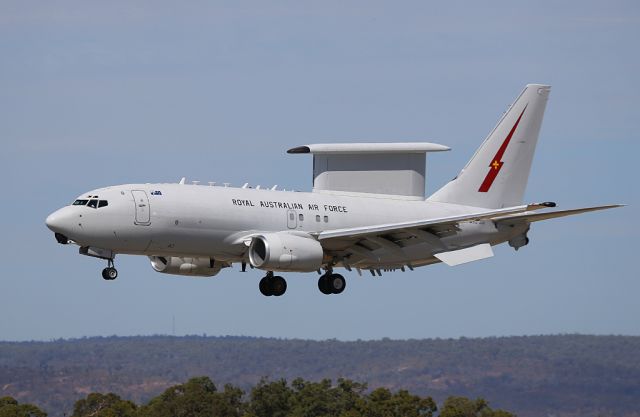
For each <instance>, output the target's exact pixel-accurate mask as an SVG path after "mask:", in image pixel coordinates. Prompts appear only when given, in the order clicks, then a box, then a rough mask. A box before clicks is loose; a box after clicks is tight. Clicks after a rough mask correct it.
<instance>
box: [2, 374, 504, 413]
mask: <svg viewBox="0 0 640 417" xmlns="http://www.w3.org/2000/svg"><path fill="white" fill-rule="evenodd" d="M438 411H439V414H438V415H439V416H440V417H515V415H514V414H512V413H509V412H507V411H504V410H493V409H491V407H489V404H488V403H487V402H486V401H485V400H484V399H482V398H477V399H475V400H471V399H469V398H464V397H449V398H447V399H446V400H445V401H444V403H443V404H442V407H441V409H440V410H438V406H437V405H436V403H435V401H434V400H433V398H431V397H426V398H423V397H420V396H417V395H412V394H410V393H409V392H408V391H406V390H399V391H397V392H394V393H392V392H391V391H389V390H388V389H386V388H377V389H375V390H373V391H371V392H368V393H367V385H366V384H362V383H358V382H354V381H351V380H348V379H339V380H338V381H337V383H336V384H332V382H331V381H330V380H328V379H324V380H322V381H319V382H312V381H305V380H304V379H302V378H297V379H295V380H294V381H293V382H291V384H288V383H287V381H285V380H284V379H281V380H278V381H268V380H266V379H262V380H260V381H259V382H258V384H257V385H256V386H254V387H253V388H251V390H250V392H249V393H247V394H246V393H245V392H244V391H243V390H242V389H240V388H239V387H236V386H233V385H231V384H225V386H224V388H223V389H221V390H219V389H218V387H217V386H216V385H215V383H214V382H213V381H212V380H211V379H210V378H209V377H206V376H205V377H196V378H191V379H190V380H189V381H187V382H186V383H184V384H178V385H175V386H172V387H169V388H167V389H166V390H165V391H164V392H163V393H162V394H160V395H158V396H156V397H154V398H152V399H151V400H149V401H148V402H147V403H146V404H144V405H137V404H135V403H134V402H132V401H128V400H124V399H122V398H120V396H118V395H116V394H113V393H108V394H102V393H91V394H89V395H87V397H86V398H83V399H80V400H78V401H76V403H75V405H74V407H73V414H71V416H72V417H431V416H434V415H435V414H434V413H436V412H438ZM46 416H47V413H46V412H45V411H43V410H41V409H40V408H38V407H37V406H35V405H33V404H20V403H19V402H18V401H17V400H16V399H15V398H12V397H4V398H0V417H46Z"/></svg>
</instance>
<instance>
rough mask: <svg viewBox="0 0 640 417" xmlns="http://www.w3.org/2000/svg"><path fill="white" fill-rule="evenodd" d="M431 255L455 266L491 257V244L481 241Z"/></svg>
mask: <svg viewBox="0 0 640 417" xmlns="http://www.w3.org/2000/svg"><path fill="white" fill-rule="evenodd" d="M433 256H435V257H436V258H438V259H440V260H441V261H442V262H444V263H445V264H447V265H449V266H456V265H460V264H466V263H467V262H473V261H478V260H480V259H485V258H491V257H492V256H493V249H491V245H489V244H488V243H483V244H481V245H476V246H472V247H470V248H465V249H459V250H452V251H449V252H440V253H436V254H435V255H433Z"/></svg>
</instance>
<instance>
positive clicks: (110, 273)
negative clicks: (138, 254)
mask: <svg viewBox="0 0 640 417" xmlns="http://www.w3.org/2000/svg"><path fill="white" fill-rule="evenodd" d="M102 278H104V279H105V280H107V281H113V280H114V279H116V278H118V270H117V269H115V268H114V267H113V259H107V267H106V268H105V269H103V270H102Z"/></svg>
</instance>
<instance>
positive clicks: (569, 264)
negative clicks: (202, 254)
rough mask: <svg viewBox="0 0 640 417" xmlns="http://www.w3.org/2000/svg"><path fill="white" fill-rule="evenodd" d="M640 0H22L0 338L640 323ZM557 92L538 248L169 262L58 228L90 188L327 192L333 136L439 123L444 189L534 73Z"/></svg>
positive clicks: (431, 172) (6, 182)
mask: <svg viewBox="0 0 640 417" xmlns="http://www.w3.org/2000/svg"><path fill="white" fill-rule="evenodd" d="M638 39H640V6H639V5H638V3H637V2H633V1H628V2H621V1H610V2H590V1H586V2H585V1H580V2H578V1H574V2H553V1H548V2H546V1H535V2H512V1H505V2H423V1H416V2H375V1H373V2H372V1H366V2H332V1H326V2H308V3H307V2H271V3H267V2H231V1H230V2H204V1H203V2H197V1H195V2H188V3H186V2H144V1H141V2H135V3H134V2H125V1H121V2H118V1H114V2H86V1H76V2H71V1H62V2H35V3H31V2H28V3H27V2H22V1H3V2H2V3H0V56H2V60H1V61H0V115H1V116H0V141H1V144H2V152H0V178H1V179H2V182H3V188H4V190H3V193H2V194H3V197H2V205H1V207H2V208H1V210H2V211H1V213H2V226H3V227H2V230H3V234H2V235H3V239H2V240H0V250H1V253H2V256H1V259H2V272H0V288H1V290H0V339H2V340H29V339H38V340H48V339H51V338H59V337H65V338H66V337H81V336H93V335H112V334H117V335H134V334H160V333H162V334H169V333H171V332H172V318H173V317H175V324H176V334H203V333H206V334H208V335H226V334H232V335H252V336H273V337H288V338H314V339H324V338H337V339H348V340H351V339H358V338H361V339H374V338H381V337H392V338H424V337H459V336H466V337H474V336H501V335H521V334H541V333H545V334H547V333H573V332H579V333H592V334H628V335H640V320H638V317H640V303H638V294H640V279H638V273H637V270H638V268H637V264H636V263H635V262H634V259H635V256H637V252H638V249H639V245H638V236H639V235H640V227H639V226H638V220H637V218H638V216H637V213H638V209H637V207H638V205H639V204H640V193H639V192H638V186H637V180H638V172H637V168H636V167H637V160H638V155H639V154H640V146H639V144H638V143H639V142H638V133H637V132H638V119H639V118H638V115H639V114H638V102H640V88H639V85H640V84H639V82H638V81H639V80H638V78H639V77H638V74H640V65H639V63H640V55H639V54H638V53H637V51H638V47H637V41H638ZM532 82H535V83H549V84H551V85H552V86H553V88H552V92H551V98H550V102H549V105H548V107H547V113H546V117H545V121H544V123H543V128H542V133H541V139H540V143H539V146H538V151H537V154H536V158H535V160H534V166H533V170H532V174H531V177H530V181H529V187H528V189H527V193H526V199H527V201H547V200H553V201H557V202H558V203H559V205H560V207H561V208H572V207H579V206H584V205H597V204H604V203H627V204H629V206H628V207H625V208H622V209H617V210H613V211H609V212H602V213H595V214H587V215H583V216H578V217H575V218H567V219H561V220H555V221H549V222H545V223H544V224H542V223H538V224H536V225H534V227H533V230H532V232H531V233H530V237H531V242H532V243H531V244H530V245H529V246H528V247H526V248H523V249H522V250H520V251H518V252H517V253H516V252H514V251H513V250H512V249H511V248H509V247H498V248H497V249H496V254H497V256H496V257H494V258H492V259H489V260H485V261H481V262H477V263H473V264H469V265H463V266H459V267H456V268H449V267H446V266H444V265H436V266H432V267H428V268H422V269H418V270H416V271H414V272H412V273H405V274H402V273H389V274H385V275H384V276H383V278H382V279H378V278H376V279H373V278H372V277H370V276H366V277H362V278H361V277H358V276H357V275H356V274H355V273H351V274H349V273H347V274H345V275H346V277H347V280H348V284H347V285H348V287H347V291H346V292H345V293H344V294H342V295H341V296H333V297H326V296H323V295H322V294H320V293H319V292H318V290H317V287H316V279H317V277H316V275H314V274H287V278H288V283H289V289H288V291H287V294H286V295H285V296H284V297H280V298H273V297H270V298H265V297H262V296H261V295H260V294H259V292H258V289H257V284H258V280H259V278H260V276H261V274H260V273H259V272H258V271H252V272H249V273H246V274H241V273H239V272H238V270H237V268H236V269H235V270H231V271H225V272H224V273H223V274H221V275H219V276H217V277H215V278H212V279H190V278H186V277H176V276H167V275H162V274H158V273H155V272H154V271H153V270H152V269H151V267H150V265H149V262H148V260H147V259H145V258H140V257H127V256H123V257H120V258H119V259H118V268H119V271H120V277H119V278H118V279H117V280H116V281H114V282H105V281H103V280H102V278H101V277H100V271H101V269H102V268H103V267H104V265H103V263H102V261H99V260H96V259H93V258H88V257H83V256H79V255H78V254H77V252H76V251H75V250H74V249H73V248H71V247H64V246H62V245H58V244H57V243H56V242H55V241H54V239H53V236H52V233H51V232H50V231H49V230H48V229H46V227H45V226H44V219H45V217H46V215H47V214H49V213H50V212H52V211H54V210H55V209H57V208H59V207H60V206H63V205H65V204H68V203H69V202H70V201H72V200H73V198H74V197H75V196H76V195H78V194H80V193H82V192H84V191H86V190H89V189H93V188H97V187H100V186H105V185H109V184H119V183H129V182H176V181H178V180H179V179H180V177H182V176H186V177H187V178H188V179H189V180H200V181H203V182H204V181H218V182H230V183H232V184H235V185H241V184H243V183H244V182H247V181H248V182H250V183H252V184H262V185H271V184H279V185H280V186H281V187H284V188H287V189H289V188H295V189H297V190H309V189H310V187H311V183H310V182H311V181H310V177H311V160H310V159H309V158H308V157H304V156H291V155H286V154H285V150H286V149H288V148H289V147H293V146H296V145H301V144H305V143H317V142H323V141H337V142H348V141H396V140H397V141H425V140H426V141H434V142H438V143H443V144H446V145H449V146H451V147H452V148H453V151H452V152H448V153H445V154H434V155H430V157H429V159H428V181H427V182H428V185H427V187H428V192H432V191H434V190H435V189H437V188H438V187H440V186H441V185H443V184H444V183H445V182H446V181H447V180H448V179H450V178H452V177H453V176H455V175H456V174H457V172H458V171H459V169H460V168H461V167H462V166H463V165H464V164H465V162H466V161H467V160H468V158H469V157H470V156H471V155H472V154H473V152H474V150H475V149H476V147H477V146H478V145H479V144H480V142H481V141H482V139H483V138H484V137H485V135H486V134H487V133H488V131H489V130H490V129H491V128H492V127H493V125H494V124H495V122H496V120H497V119H498V117H499V116H500V114H501V113H502V112H503V111H504V110H505V109H506V106H507V105H508V104H509V103H510V102H511V101H512V100H513V99H514V98H515V97H516V95H517V94H518V93H519V91H520V90H521V89H522V87H523V86H524V85H525V84H527V83H532Z"/></svg>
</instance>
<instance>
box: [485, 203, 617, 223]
mask: <svg viewBox="0 0 640 417" xmlns="http://www.w3.org/2000/svg"><path fill="white" fill-rule="evenodd" d="M616 207H624V204H609V205H606V206H595V207H583V208H578V209H571V210H558V211H550V212H547V213H530V212H525V213H518V214H511V215H506V216H498V217H494V218H493V219H492V220H493V221H494V222H496V223H515V222H526V223H533V222H539V221H541V220H549V219H555V218H557V217H565V216H573V215H574V214H582V213H588V212H590V211H598V210H607V209H610V208H616Z"/></svg>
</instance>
